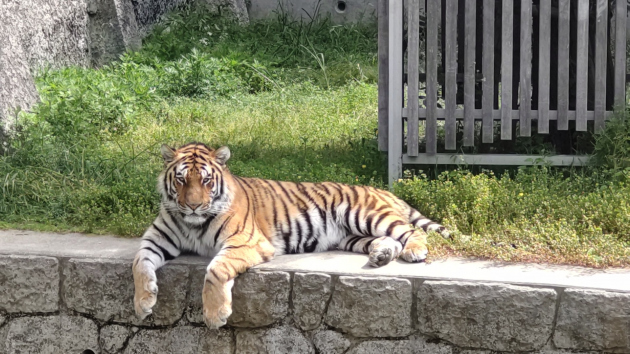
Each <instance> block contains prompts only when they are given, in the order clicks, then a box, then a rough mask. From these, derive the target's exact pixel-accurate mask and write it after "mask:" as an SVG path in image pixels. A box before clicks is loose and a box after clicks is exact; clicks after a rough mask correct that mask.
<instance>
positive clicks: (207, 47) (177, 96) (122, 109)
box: [0, 10, 630, 267]
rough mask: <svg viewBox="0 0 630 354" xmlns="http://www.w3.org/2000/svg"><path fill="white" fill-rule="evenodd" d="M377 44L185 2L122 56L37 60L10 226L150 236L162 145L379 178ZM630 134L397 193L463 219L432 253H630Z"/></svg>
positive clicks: (259, 165) (248, 167) (451, 223)
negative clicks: (98, 64)
mask: <svg viewBox="0 0 630 354" xmlns="http://www.w3.org/2000/svg"><path fill="white" fill-rule="evenodd" d="M376 51H377V48H376V32H375V26H370V25H363V26H332V25H330V24H329V23H328V22H327V21H325V20H324V21H318V22H310V23H305V22H291V21H289V20H288V18H287V17H285V16H279V17H278V18H277V19H276V20H274V21H268V22H262V23H256V24H252V25H250V26H249V27H245V28H240V27H238V26H234V25H232V24H230V23H227V22H225V21H222V20H220V19H217V18H214V17H212V16H208V15H204V14H200V13H194V12H190V11H189V10H183V12H180V13H177V14H174V15H173V16H171V18H170V20H169V21H167V22H166V23H165V24H164V25H163V26H161V27H158V28H157V29H156V30H155V32H154V33H153V34H152V35H151V36H150V37H149V38H147V39H146V40H145V43H144V46H143V49H142V50H141V51H139V52H136V53H128V54H126V55H124V56H123V57H122V58H121V60H120V61H118V62H116V63H113V64H111V65H109V66H106V67H103V68H100V69H98V70H94V69H82V68H65V69H61V70H48V71H42V72H41V73H40V74H39V75H38V77H37V87H38V90H39V92H40V93H41V96H42V102H41V104H39V105H38V106H37V107H36V108H35V109H34V111H33V113H29V114H22V115H21V117H20V125H19V129H18V132H17V134H16V135H15V136H14V137H12V139H11V140H10V141H9V142H8V145H7V146H6V148H5V151H4V152H3V153H2V154H1V155H0V227H1V228H28V229H36V230H46V231H82V232H95V233H114V234H118V235H121V236H130V237H136V236H139V235H140V234H141V233H142V232H143V231H144V229H145V227H147V225H149V224H150V222H151V221H152V219H153V218H154V217H155V214H156V212H157V210H158V201H159V198H158V195H157V193H156V190H155V183H156V177H157V174H158V173H159V171H160V169H161V168H162V161H161V158H160V156H159V146H160V145H161V144H162V143H168V144H170V145H172V146H177V145H179V144H183V143H186V142H189V141H193V140H196V141H202V142H205V143H208V144H209V145H211V146H214V147H218V146H220V145H228V146H229V147H230V149H231V150H232V158H231V160H230V162H229V166H230V168H231V170H232V171H233V173H235V174H238V175H243V176H252V177H263V178H270V179H279V180H291V181H339V182H344V183H353V184H369V185H373V186H376V187H384V185H385V184H384V181H385V180H386V178H385V172H386V171H385V167H386V164H385V159H384V156H383V154H382V153H380V152H379V151H378V150H377V146H376V127H377V88H376V77H377V66H376ZM628 136H630V124H628V123H627V121H626V120H623V119H617V120H614V121H613V122H612V123H611V124H609V129H607V131H606V132H605V133H604V134H602V135H601V137H600V138H598V139H597V141H596V142H595V152H596V156H597V160H598V161H599V162H600V167H597V168H589V169H584V170H566V169H552V168H549V167H546V166H538V167H533V168H522V169H519V170H506V171H497V172H495V173H492V172H489V171H474V172H475V173H473V172H471V170H467V169H465V168H460V169H456V170H450V171H446V172H440V171H438V170H437V169H427V171H425V172H424V173H423V172H416V174H415V177H411V176H407V178H405V179H404V180H403V181H401V183H399V184H398V185H397V186H396V188H395V192H396V193H397V194H398V195H399V196H401V197H402V198H403V199H405V200H407V201H408V202H409V203H410V204H412V205H413V206H415V207H417V208H418V209H419V210H420V211H421V212H423V213H424V214H426V215H428V216H430V217H432V218H434V219H437V220H439V221H442V222H443V223H444V224H446V225H447V226H448V227H449V228H451V229H453V230H454V237H453V239H452V240H446V241H445V240H442V239H440V238H438V237H436V236H434V235H432V236H431V237H430V242H431V244H430V246H431V257H432V258H433V259H435V258H437V257H441V256H446V255H462V256H472V257H482V258H491V259H502V260H509V261H544V262H550V263H571V264H583V265H589V266H595V267H603V266H628V265H630V251H629V247H628V246H629V245H630V226H628V225H630V223H629V221H630V220H629V219H630V205H629V203H628V202H627V201H626V200H627V198H626V196H628V195H630V185H628V184H627V181H628V175H629V172H628V170H627V167H628V166H627V161H628V158H627V156H630V153H628V151H630V148H629V146H630V145H629V143H628V141H630V139H628ZM533 149H534V150H535V149H536V146H533Z"/></svg>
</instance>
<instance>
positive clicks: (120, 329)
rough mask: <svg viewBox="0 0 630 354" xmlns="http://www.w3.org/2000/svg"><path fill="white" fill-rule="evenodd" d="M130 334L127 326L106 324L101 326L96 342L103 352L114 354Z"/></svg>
mask: <svg viewBox="0 0 630 354" xmlns="http://www.w3.org/2000/svg"><path fill="white" fill-rule="evenodd" d="M130 334H131V329H129V328H127V327H124V326H120V325H107V326H105V327H103V328H101V336H100V338H99V340H98V342H99V344H100V345H101V349H103V351H104V352H105V353H109V354H114V353H118V351H119V350H121V349H122V348H123V347H124V345H125V341H127V339H128V338H129V335H130Z"/></svg>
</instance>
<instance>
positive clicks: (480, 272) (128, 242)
mask: <svg viewBox="0 0 630 354" xmlns="http://www.w3.org/2000/svg"><path fill="white" fill-rule="evenodd" d="M139 242H140V240H139V239H137V238H136V239H129V238H120V237H115V236H99V235H85V234H78V233H68V234H58V233H43V232H34V231H20V230H0V254H14V255H39V256H53V257H72V258H109V259H123V260H125V259H127V260H132V259H133V257H134V255H135V252H136V250H137V249H138V245H139ZM208 262H209V259H208V258H202V257H194V256H184V257H179V258H178V259H176V260H175V261H173V262H172V263H176V264H207V263H208ZM255 270H263V271H280V270H281V271H288V272H307V273H308V272H318V273H327V274H339V275H359V276H386V277H401V278H418V279H425V280H453V281H473V282H498V283H508V284H515V285H528V286H541V287H556V288H570V287H575V288H584V289H600V290H610V291H618V292H630V269H628V268H622V269H619V268H611V269H592V268H585V267H575V266H564V265H549V264H522V263H505V262H495V261H482V260H475V259H463V258H449V259H445V260H439V261H434V262H432V263H430V264H425V263H420V264H410V263H406V262H403V261H400V260H398V261H396V262H392V263H390V264H388V265H387V266H385V267H382V268H372V267H369V266H368V265H367V258H366V256H365V255H361V254H352V253H346V252H340V251H334V252H325V253H307V254H298V255H284V256H279V257H276V258H275V259H274V260H272V261H271V262H268V263H264V264H261V265H259V266H257V267H255Z"/></svg>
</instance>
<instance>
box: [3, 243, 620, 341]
mask: <svg viewBox="0 0 630 354" xmlns="http://www.w3.org/2000/svg"><path fill="white" fill-rule="evenodd" d="M138 244H139V240H138V239H121V238H115V237H111V236H87V235H80V234H45V233H36V232H30V231H0V354H2V353H21V352H33V351H36V352H51V353H82V352H83V351H84V350H87V349H89V350H92V351H93V352H94V353H164V352H169V353H199V352H208V351H211V352H217V353H233V352H236V353H249V352H256V353H296V352H300V353H316V352H317V353H452V354H455V353H471V354H472V353H489V351H498V352H534V353H549V354H551V353H572V352H585V351H588V352H592V353H603V352H607V353H611V352H612V353H630V270H628V269H608V270H594V269H587V268H581V267H568V266H544V265H534V264H503V263H496V262H488V261H473V260H466V259H449V260H444V261H437V262H433V263H431V264H406V263H403V262H395V263H393V264H390V265H388V266H386V267H383V268H379V269H373V268H368V267H366V266H365V264H366V257H365V256H364V255H357V254H348V253H342V252H328V253H320V254H307V255H291V256H281V257H277V258H276V259H275V260H273V261H271V262H269V263H266V264H263V265H260V266H258V267H255V268H254V269H252V270H250V271H249V272H248V273H246V274H243V275H241V276H239V278H237V281H236V284H235V286H234V290H233V307H234V312H233V314H232V316H231V317H230V319H229V321H228V326H226V327H224V328H222V329H221V330H219V331H209V330H207V329H206V328H205V327H204V326H203V321H202V319H201V311H200V310H201V296H200V295H201V286H202V284H203V276H204V265H205V264H207V262H208V259H204V258H200V257H181V258H178V259H177V260H175V261H173V262H172V263H171V264H169V265H167V266H165V267H164V268H162V269H161V270H160V271H159V272H158V284H159V287H160V293H159V295H158V303H157V305H156V307H155V309H154V315H153V316H151V317H150V318H149V319H148V320H146V321H144V322H140V321H138V320H137V319H136V318H135V316H133V306H132V301H133V283H132V276H131V260H132V259H133V256H134V254H135V251H136V249H137V247H138Z"/></svg>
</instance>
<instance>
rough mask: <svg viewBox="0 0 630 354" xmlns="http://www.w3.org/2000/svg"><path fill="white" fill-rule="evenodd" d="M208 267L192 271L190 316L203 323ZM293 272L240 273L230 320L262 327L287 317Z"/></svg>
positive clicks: (234, 323)
mask: <svg viewBox="0 0 630 354" xmlns="http://www.w3.org/2000/svg"><path fill="white" fill-rule="evenodd" d="M205 275H206V267H205V266H204V267H196V268H195V269H194V270H193V271H192V275H191V277H192V279H191V285H190V301H189V304H188V311H187V315H186V316H187V318H188V320H189V321H190V322H192V323H197V324H203V323H204V322H203V312H202V305H203V302H202V298H201V294H202V290H203V285H204V278H205ZM290 290H291V289H290V277H289V273H285V272H247V273H243V274H241V275H239V276H238V277H237V278H236V279H235V281H234V287H233V288H232V315H231V316H230V317H229V318H228V324H229V325H231V326H235V327H262V326H267V325H270V324H272V323H275V322H277V321H279V320H281V319H283V318H284V317H285V316H286V315H287V312H288V310H289V292H290Z"/></svg>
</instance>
